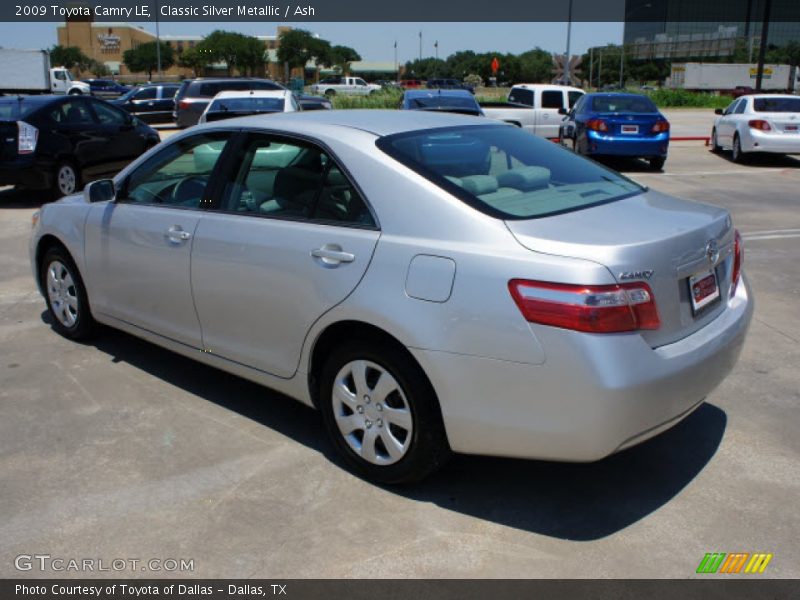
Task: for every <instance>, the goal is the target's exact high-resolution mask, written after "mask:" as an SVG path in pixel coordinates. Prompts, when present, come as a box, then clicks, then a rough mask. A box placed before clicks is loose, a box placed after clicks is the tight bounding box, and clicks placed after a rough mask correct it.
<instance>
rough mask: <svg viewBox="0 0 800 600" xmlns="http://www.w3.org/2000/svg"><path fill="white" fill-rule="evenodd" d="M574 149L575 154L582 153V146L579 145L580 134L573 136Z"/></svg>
mask: <svg viewBox="0 0 800 600" xmlns="http://www.w3.org/2000/svg"><path fill="white" fill-rule="evenodd" d="M572 151H573V152H574V153H575V154H580V153H581V152H580V146H579V145H578V136H577V135H576V136H573V138H572Z"/></svg>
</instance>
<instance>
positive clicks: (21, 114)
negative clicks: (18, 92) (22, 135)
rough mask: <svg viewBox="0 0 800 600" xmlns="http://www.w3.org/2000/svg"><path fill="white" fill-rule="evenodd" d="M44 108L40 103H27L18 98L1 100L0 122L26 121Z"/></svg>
mask: <svg viewBox="0 0 800 600" xmlns="http://www.w3.org/2000/svg"><path fill="white" fill-rule="evenodd" d="M40 106H42V104H41V103H39V102H26V101H25V100H24V99H22V100H18V99H17V98H16V97H11V98H2V99H0V121H16V120H18V119H24V118H26V117H27V116H28V115H29V114H31V113H32V112H33V111H34V110H36V109H37V108H39V107H40Z"/></svg>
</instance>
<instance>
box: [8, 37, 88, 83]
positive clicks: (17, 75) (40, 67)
mask: <svg viewBox="0 0 800 600" xmlns="http://www.w3.org/2000/svg"><path fill="white" fill-rule="evenodd" d="M90 93H91V89H90V88H89V84H88V83H84V82H82V81H76V80H75V79H74V78H73V77H72V74H71V73H70V72H69V70H68V69H65V68H64V67H52V68H51V67H50V55H49V54H48V53H47V51H46V50H13V49H11V48H0V94H73V95H76V94H86V95H88V94H90Z"/></svg>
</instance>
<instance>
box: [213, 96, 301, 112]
mask: <svg viewBox="0 0 800 600" xmlns="http://www.w3.org/2000/svg"><path fill="white" fill-rule="evenodd" d="M285 104H286V101H285V100H284V99H283V98H220V99H218V100H214V101H213V102H212V103H211V106H210V107H209V108H208V112H249V111H253V112H283V109H284V106H285Z"/></svg>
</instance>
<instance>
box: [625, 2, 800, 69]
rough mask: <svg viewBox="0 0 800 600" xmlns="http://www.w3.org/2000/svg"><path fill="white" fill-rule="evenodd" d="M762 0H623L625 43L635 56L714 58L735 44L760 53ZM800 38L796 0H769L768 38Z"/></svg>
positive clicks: (775, 41) (730, 50)
mask: <svg viewBox="0 0 800 600" xmlns="http://www.w3.org/2000/svg"><path fill="white" fill-rule="evenodd" d="M765 2H766V0H626V3H625V15H626V21H625V34H624V43H625V44H626V46H629V47H630V52H631V53H632V56H634V57H635V58H687V57H692V58H713V57H725V56H730V55H732V54H733V53H734V50H735V48H736V46H737V43H738V44H740V45H741V44H745V45H746V46H747V47H748V48H751V47H752V48H753V57H756V56H757V54H758V46H759V43H760V40H761V27H762V20H763V15H764V7H765ZM792 40H795V41H797V40H800V1H798V0H771V8H770V26H769V34H768V38H767V44H768V45H773V46H783V45H785V44H786V43H787V42H789V41H792Z"/></svg>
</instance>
